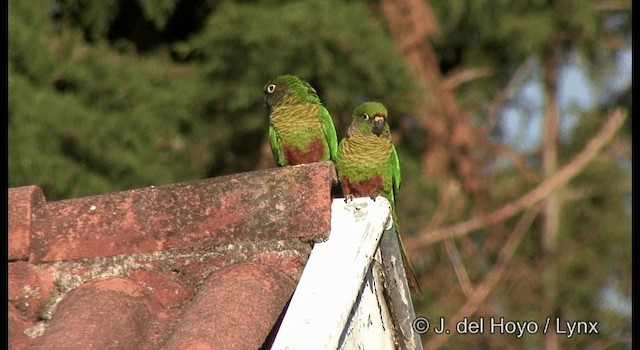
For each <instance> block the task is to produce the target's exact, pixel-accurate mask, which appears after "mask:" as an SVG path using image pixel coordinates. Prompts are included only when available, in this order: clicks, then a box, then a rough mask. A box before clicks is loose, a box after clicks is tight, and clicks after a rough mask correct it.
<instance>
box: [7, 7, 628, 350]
mask: <svg viewBox="0 0 640 350" xmlns="http://www.w3.org/2000/svg"><path fill="white" fill-rule="evenodd" d="M630 47H631V1H624V0H621V1H617V0H592V1H587V0H585V1H579V2H578V1H570V0H556V1H550V0H549V1H527V0H516V1H514V0H510V1H491V0H463V1H435V2H430V1H426V0H407V1H394V0H375V1H361V0H360V1H356V0H353V1H338V0H327V1H279V2H274V1H237V2H233V1H213V0H197V1H180V0H163V1H123V0H111V1H106V2H93V1H86V0H59V1H51V2H49V3H46V2H45V3H43V2H35V1H10V2H9V113H8V123H9V186H22V185H27V184H37V185H39V186H40V187H42V188H43V190H44V193H45V195H46V196H47V198H48V199H49V200H56V199H63V198H71V197H77V196H85V195H93V194H100V193H106V192H113V191H119V190H125V189H130V188H136V187H144V186H150V185H162V184H169V183H176V182H182V181H188V180H193V179H198V178H204V177H211V176H219V175H223V174H231V173H236V172H243V171H250V170H254V169H257V168H265V167H273V166H275V164H274V162H273V159H272V156H271V154H270V149H269V146H268V144H267V137H266V130H267V111H266V109H265V107H264V106H263V105H262V86H263V84H264V83H265V82H266V81H267V80H268V79H269V78H271V77H273V76H275V75H278V74H284V73H291V74H296V75H299V76H301V77H303V78H305V79H307V80H309V81H310V82H311V83H312V85H313V86H315V87H316V89H317V90H318V92H319V95H320V97H321V98H322V100H323V102H324V103H325V105H326V106H327V108H328V109H329V111H330V112H331V113H332V115H333V117H334V119H335V122H336V125H337V128H338V135H339V136H342V135H344V130H345V128H346V125H347V123H348V122H349V119H350V114H351V112H352V110H353V108H354V106H356V105H357V104H358V103H360V102H362V101H365V100H380V101H381V102H383V103H385V104H386V105H387V107H388V109H389V110H390V112H391V121H392V129H393V133H394V138H395V139H396V143H397V145H398V149H399V152H400V158H401V162H402V167H403V178H404V179H403V180H404V182H403V188H402V189H401V191H400V194H399V198H400V200H399V203H398V210H399V220H400V221H401V225H402V226H403V233H404V234H405V235H406V239H405V244H406V245H407V248H408V249H409V252H410V255H411V256H412V258H413V260H414V261H413V264H414V266H415V267H416V268H417V270H418V271H417V272H418V273H419V275H420V278H421V280H422V284H423V288H424V289H425V292H426V293H425V294H426V297H425V299H424V300H422V301H415V302H416V305H415V306H416V309H417V313H418V314H420V315H423V316H427V317H434V318H435V317H445V318H446V319H447V321H448V322H455V321H457V320H459V319H460V318H461V317H469V318H471V319H477V318H478V317H485V319H488V318H489V317H505V319H508V320H517V321H527V320H533V321H536V322H538V323H539V324H540V326H541V327H542V325H543V324H544V322H545V320H546V317H552V320H553V321H554V322H555V320H556V318H557V319H559V320H561V321H578V320H589V321H599V328H598V330H599V334H582V335H575V336H573V337H572V338H567V337H566V336H564V335H562V334H561V335H556V334H554V332H550V333H548V334H546V335H544V334H541V333H539V334H535V335H525V336H524V337H522V338H517V337H515V336H514V335H512V334H502V335H500V334H488V332H485V334H478V335H457V334H455V332H452V334H449V335H441V336H437V335H434V334H432V333H428V334H425V335H424V336H423V341H424V342H425V344H426V345H427V346H428V347H429V348H430V349H432V348H439V347H442V346H445V347H447V348H451V347H454V348H459V347H472V348H496V347H498V348H532V349H538V348H546V349H559V348H580V349H581V348H587V347H590V348H593V349H598V348H611V346H612V345H613V348H630V347H631V340H630V339H631V329H630V325H631V311H630V309H631V302H630V300H631V299H630V298H631V248H630V247H631V245H630V242H631V220H630V218H631V204H630V203H631V200H630V198H631V180H630V179H631V170H630V168H631V167H630V164H631V160H630V158H631V146H630V143H631V141H630V135H631V131H630V130H631V124H630V118H627V120H626V123H625V124H624V125H622V126H621V123H622V122H623V121H624V118H623V116H624V113H618V112H619V110H615V109H614V108H616V107H625V108H626V110H627V111H629V112H630V110H631V98H630V96H631V95H630V91H631V79H630V74H631V73H630V67H629V66H628V65H627V63H628V62H629V61H630V58H629V56H630ZM620 127H621V128H622V132H617V131H618V129H619V128H620ZM554 322H553V323H552V326H554V325H555V323H554ZM554 329H555V328H554Z"/></svg>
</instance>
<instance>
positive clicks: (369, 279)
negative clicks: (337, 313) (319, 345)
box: [339, 250, 396, 350]
mask: <svg viewBox="0 0 640 350" xmlns="http://www.w3.org/2000/svg"><path fill="white" fill-rule="evenodd" d="M379 252H380V251H379V250H378V254H376V259H375V260H374V262H373V264H371V268H370V269H369V271H368V272H367V275H366V277H365V278H366V280H365V281H366V283H365V285H364V288H363V289H362V291H361V293H360V296H359V298H358V299H357V300H356V303H357V304H356V305H355V306H354V308H353V312H352V314H351V316H350V317H349V322H348V323H347V326H346V332H345V334H344V337H343V339H342V341H341V342H340V345H339V349H345V350H349V349H395V348H396V340H395V337H396V334H395V331H394V328H393V327H394V326H393V322H392V321H391V314H390V312H389V307H388V306H387V301H386V300H385V297H384V293H383V290H384V277H383V274H382V266H381V264H380V262H381V259H382V258H381V256H380V254H379Z"/></svg>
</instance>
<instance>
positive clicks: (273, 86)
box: [267, 84, 276, 93]
mask: <svg viewBox="0 0 640 350" xmlns="http://www.w3.org/2000/svg"><path fill="white" fill-rule="evenodd" d="M274 91H276V85H275V84H269V86H267V92H268V93H273V92H274Z"/></svg>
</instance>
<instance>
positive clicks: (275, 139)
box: [269, 125, 286, 166]
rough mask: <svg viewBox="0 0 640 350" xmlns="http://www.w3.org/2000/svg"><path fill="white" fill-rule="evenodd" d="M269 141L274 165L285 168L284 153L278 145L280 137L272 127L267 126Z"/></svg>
mask: <svg viewBox="0 0 640 350" xmlns="http://www.w3.org/2000/svg"><path fill="white" fill-rule="evenodd" d="M269 140H270V141H271V142H270V144H271V153H273V158H275V160H276V163H277V164H278V165H279V166H285V165H286V164H285V163H286V162H285V157H284V152H283V150H282V144H281V143H280V137H279V136H278V132H277V131H276V128H274V127H273V125H269Z"/></svg>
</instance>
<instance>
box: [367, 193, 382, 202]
mask: <svg viewBox="0 0 640 350" xmlns="http://www.w3.org/2000/svg"><path fill="white" fill-rule="evenodd" d="M379 195H380V193H378V192H376V193H374V194H372V195H371V196H369V197H371V200H372V201H374V202H375V201H376V198H378V196H379Z"/></svg>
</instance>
